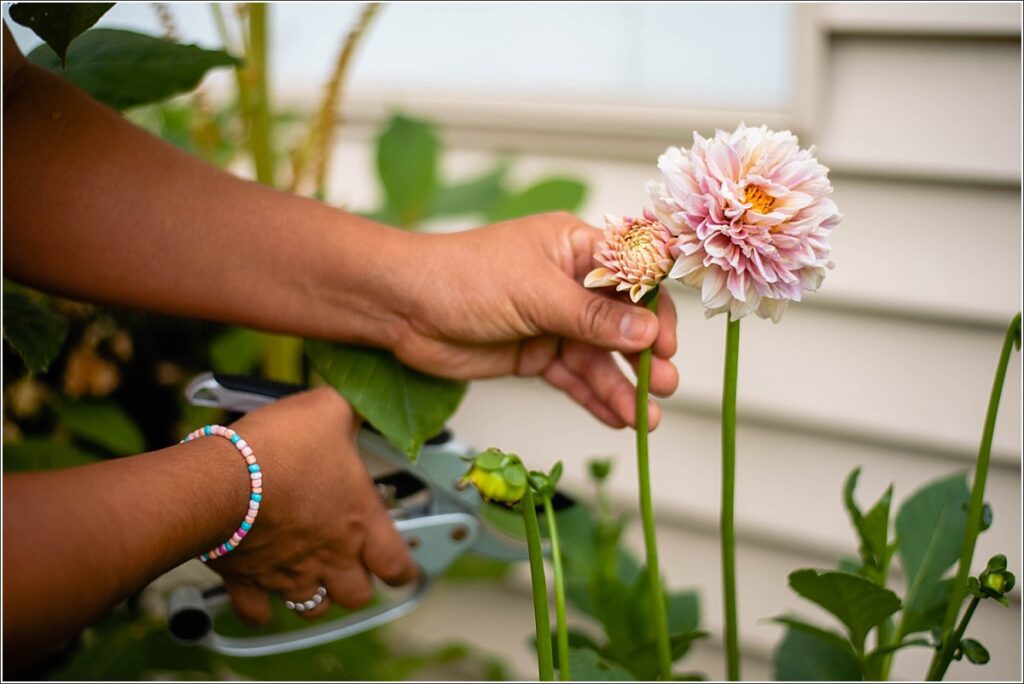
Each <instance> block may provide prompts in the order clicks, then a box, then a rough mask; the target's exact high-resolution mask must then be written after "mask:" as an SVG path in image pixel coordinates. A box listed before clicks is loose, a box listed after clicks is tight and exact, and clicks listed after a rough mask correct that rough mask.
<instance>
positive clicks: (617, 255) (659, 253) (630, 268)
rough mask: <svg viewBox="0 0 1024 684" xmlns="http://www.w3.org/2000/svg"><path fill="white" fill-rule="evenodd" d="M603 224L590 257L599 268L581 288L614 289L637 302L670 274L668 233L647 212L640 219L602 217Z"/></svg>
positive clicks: (670, 238) (669, 234) (670, 249)
mask: <svg viewBox="0 0 1024 684" xmlns="http://www.w3.org/2000/svg"><path fill="white" fill-rule="evenodd" d="M604 220H605V229H604V240H603V241H602V242H601V244H600V245H599V246H598V248H597V253H596V254H595V255H594V259H596V260H597V262H598V263H600V264H601V267H600V268H595V269H594V270H593V271H591V272H590V273H588V274H587V277H586V280H584V281H583V285H584V286H585V287H608V286H611V285H615V289H616V290H617V291H620V292H621V291H625V290H628V291H629V298H630V299H632V300H633V302H639V301H640V300H641V299H643V297H644V295H646V294H647V293H648V292H650V291H651V290H653V289H654V288H656V287H657V286H658V283H660V282H661V281H662V279H664V278H665V276H667V275H668V273H669V271H671V270H672V263H673V261H674V258H673V256H672V243H673V240H674V238H673V237H672V233H670V232H669V229H668V228H666V227H665V226H664V225H663V224H662V223H661V222H659V221H658V219H657V218H656V217H655V216H654V214H653V213H652V212H651V211H650V210H648V209H645V210H644V215H643V217H641V218H629V217H628V216H621V217H615V216H605V217H604Z"/></svg>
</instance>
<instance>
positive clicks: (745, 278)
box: [647, 124, 842, 322]
mask: <svg viewBox="0 0 1024 684" xmlns="http://www.w3.org/2000/svg"><path fill="white" fill-rule="evenodd" d="M658 169H659V170H660V171H661V180H660V181H651V182H649V183H648V184H647V191H648V194H649V195H650V197H651V199H652V201H653V203H654V210H655V214H656V215H657V217H658V219H659V220H660V221H661V222H662V223H664V224H665V225H666V226H668V228H669V230H671V231H672V234H673V235H674V236H675V242H674V244H673V247H672V252H673V256H674V257H675V265H674V266H673V267H672V270H671V272H670V273H669V277H671V278H675V279H677V280H679V281H680V282H682V283H683V284H685V285H688V286H690V287H693V288H696V289H700V291H701V299H702V301H703V303H704V306H705V308H706V311H705V315H706V316H708V317H711V316H713V315H715V314H718V313H723V312H728V313H729V316H730V318H731V319H732V320H739V319H740V318H742V317H744V316H746V315H747V314H749V313H751V312H756V313H757V315H758V316H760V317H761V318H771V319H772V320H773V321H775V322H778V321H779V319H780V318H781V317H782V313H783V312H784V311H785V309H786V305H787V304H788V302H789V301H791V300H792V301H796V302H798V301H800V299H801V297H802V296H803V292H804V290H807V291H811V292H813V291H815V290H817V289H818V287H819V286H820V285H821V282H822V280H823V279H824V278H825V272H826V269H829V268H832V266H833V264H832V262H831V261H829V253H830V251H831V248H830V247H829V243H828V239H829V234H830V233H831V231H832V229H833V228H834V227H835V226H836V225H837V224H838V223H839V221H840V219H841V218H842V217H841V215H840V214H839V211H838V209H837V207H836V204H835V202H833V201H832V200H831V199H829V198H828V197H827V195H828V194H830V193H831V192H832V184H831V183H830V182H829V180H828V169H827V168H826V167H824V166H822V165H821V164H820V163H818V160H817V159H816V158H815V157H814V148H813V147H812V148H810V149H806V150H801V149H800V146H799V142H798V141H797V138H796V136H795V135H793V134H792V133H790V132H789V131H782V132H781V133H777V132H774V131H769V130H768V129H767V127H765V126H761V127H760V128H748V127H747V126H745V125H744V124H740V126H739V128H737V129H736V130H735V131H734V132H732V133H726V132H724V131H717V132H716V133H715V136H714V137H713V138H711V139H705V138H702V137H701V136H699V135H697V134H696V133H694V135H693V146H692V147H691V148H690V149H689V150H686V149H681V148H678V147H670V148H668V150H666V151H665V153H664V154H663V155H661V157H659V159H658Z"/></svg>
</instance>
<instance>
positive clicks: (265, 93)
mask: <svg viewBox="0 0 1024 684" xmlns="http://www.w3.org/2000/svg"><path fill="white" fill-rule="evenodd" d="M248 13H249V45H248V53H247V54H246V65H245V77H246V79H245V80H246V82H247V86H248V91H249V92H248V94H249V102H248V109H249V111H248V118H249V150H250V152H251V153H252V161H253V165H254V166H255V167H256V180H258V181H259V182H260V183H263V184H265V185H271V186H272V185H273V184H274V157H273V154H272V152H271V149H272V148H273V144H272V142H271V135H272V131H271V126H270V95H269V87H268V83H267V5H266V4H264V3H262V2H251V3H249V4H248Z"/></svg>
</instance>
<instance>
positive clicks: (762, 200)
mask: <svg viewBox="0 0 1024 684" xmlns="http://www.w3.org/2000/svg"><path fill="white" fill-rule="evenodd" d="M743 202H744V203H745V204H749V205H751V207H750V208H751V209H752V210H754V211H756V212H757V213H759V214H767V213H768V212H770V211H771V210H772V209H774V208H775V202H776V199H775V198H774V197H772V196H771V195H769V194H768V193H767V192H765V191H764V190H762V189H761V188H759V187H757V186H756V185H748V186H747V187H746V189H745V190H744V191H743Z"/></svg>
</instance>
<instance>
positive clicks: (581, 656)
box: [569, 647, 635, 682]
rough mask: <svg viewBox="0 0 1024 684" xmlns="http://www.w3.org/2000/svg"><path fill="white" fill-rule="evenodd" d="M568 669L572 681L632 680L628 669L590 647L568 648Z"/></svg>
mask: <svg viewBox="0 0 1024 684" xmlns="http://www.w3.org/2000/svg"><path fill="white" fill-rule="evenodd" d="M569 670H570V672H572V678H573V680H574V681H582V682H632V681H635V680H634V679H633V676H632V675H631V674H630V673H629V671H628V670H626V669H624V668H622V667H620V666H618V665H616V664H615V663H614V662H611V661H609V660H606V659H605V658H603V657H601V655H600V654H598V653H597V652H596V651H595V650H594V649H592V648H586V647H582V648H573V649H570V650H569Z"/></svg>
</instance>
